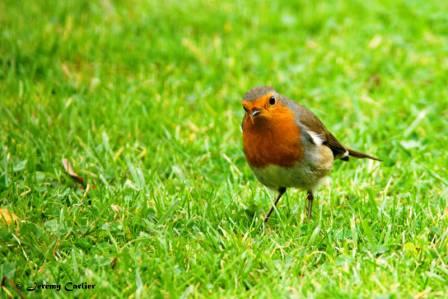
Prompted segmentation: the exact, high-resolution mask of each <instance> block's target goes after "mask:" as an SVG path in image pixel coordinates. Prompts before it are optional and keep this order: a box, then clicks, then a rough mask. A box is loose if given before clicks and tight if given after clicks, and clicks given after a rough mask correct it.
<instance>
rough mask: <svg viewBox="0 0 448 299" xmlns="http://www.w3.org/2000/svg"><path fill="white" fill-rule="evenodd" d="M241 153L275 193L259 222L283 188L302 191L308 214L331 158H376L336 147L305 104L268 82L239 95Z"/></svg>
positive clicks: (324, 128)
mask: <svg viewBox="0 0 448 299" xmlns="http://www.w3.org/2000/svg"><path fill="white" fill-rule="evenodd" d="M242 106H243V108H244V111H245V113H244V117H243V121H242V124H241V128H242V135H243V136H242V137H243V151H244V155H245V157H246V160H247V162H248V164H249V166H250V168H251V169H252V171H253V173H254V174H255V177H256V178H257V179H258V180H259V181H260V182H261V183H262V184H263V185H265V186H266V187H268V188H270V189H272V190H274V191H277V192H278V194H277V196H276V198H275V200H274V204H273V205H272V207H271V209H270V210H269V212H268V213H267V214H266V216H265V218H264V222H267V221H268V220H269V217H270V216H271V214H272V212H273V211H274V209H276V207H277V204H278V202H279V201H280V198H281V197H282V196H283V195H284V194H285V192H286V190H287V189H288V188H297V189H301V190H304V191H306V192H307V196H306V198H307V208H306V213H307V218H308V219H311V218H312V209H313V200H314V193H315V190H316V188H317V187H318V186H319V184H320V183H321V182H322V180H323V179H324V178H325V177H326V176H327V175H329V173H330V172H331V170H332V167H333V162H334V161H335V160H338V159H339V160H342V161H349V160H350V158H351V157H353V158H361V159H362V158H367V159H372V160H376V161H381V160H380V159H379V158H376V157H373V156H370V155H368V154H365V153H362V152H359V151H355V150H353V149H350V148H348V147H346V146H344V145H342V144H341V143H340V142H339V141H338V140H337V139H336V137H335V136H334V135H333V134H332V133H331V132H330V131H329V130H328V129H327V128H326V127H325V125H324V124H323V123H322V121H320V119H319V118H318V117H317V116H316V115H315V114H314V113H313V112H311V111H310V110H308V109H307V108H306V107H304V106H302V105H300V104H298V103H296V102H295V101H293V100H291V99H289V98H287V97H285V96H283V95H281V94H280V93H278V92H277V91H276V90H275V89H273V88H272V87H270V86H258V87H254V88H252V89H251V90H249V91H248V92H246V94H245V95H244V96H243V100H242Z"/></svg>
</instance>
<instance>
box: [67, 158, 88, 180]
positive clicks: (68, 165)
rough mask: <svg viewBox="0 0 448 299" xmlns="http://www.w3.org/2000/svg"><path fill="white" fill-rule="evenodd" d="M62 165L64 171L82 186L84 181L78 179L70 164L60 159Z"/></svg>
mask: <svg viewBox="0 0 448 299" xmlns="http://www.w3.org/2000/svg"><path fill="white" fill-rule="evenodd" d="M62 165H63V166H64V169H65V171H66V172H67V174H68V175H69V176H70V177H71V178H72V179H73V180H74V181H75V182H77V183H79V184H81V185H83V186H84V179H83V178H82V177H80V176H79V175H78V174H77V173H76V172H75V171H74V170H73V167H72V164H70V162H69V161H68V160H67V159H62Z"/></svg>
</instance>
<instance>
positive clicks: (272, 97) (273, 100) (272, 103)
mask: <svg viewBox="0 0 448 299" xmlns="http://www.w3.org/2000/svg"><path fill="white" fill-rule="evenodd" d="M276 102H277V100H276V98H275V97H274V96H271V97H270V98H269V105H274V104H275V103H276Z"/></svg>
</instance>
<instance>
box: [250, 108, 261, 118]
mask: <svg viewBox="0 0 448 299" xmlns="http://www.w3.org/2000/svg"><path fill="white" fill-rule="evenodd" d="M260 113H261V111H260V110H259V109H253V110H252V112H251V113H250V116H252V117H255V116H257V115H258V114H260Z"/></svg>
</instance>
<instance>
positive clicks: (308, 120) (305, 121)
mask: <svg viewBox="0 0 448 299" xmlns="http://www.w3.org/2000/svg"><path fill="white" fill-rule="evenodd" d="M290 102H291V101H290ZM293 105H294V106H295V107H294V110H295V111H296V113H297V121H298V124H299V125H302V126H303V127H304V128H303V129H305V130H304V133H306V134H308V135H310V140H311V141H313V140H314V138H313V136H311V134H316V136H318V138H320V139H321V141H322V144H323V145H326V146H328V147H329V148H330V149H331V151H332V152H333V156H334V157H335V158H341V159H343V160H344V158H345V157H347V158H348V150H347V148H345V147H344V146H343V145H342V144H341V143H340V142H339V141H338V140H337V139H336V137H334V136H333V134H331V133H330V131H328V130H327V128H326V127H325V125H324V124H323V123H322V122H321V121H320V119H319V118H317V116H316V115H314V113H313V112H311V111H310V110H308V109H306V108H305V107H303V106H301V105H298V104H296V103H294V104H293Z"/></svg>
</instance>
